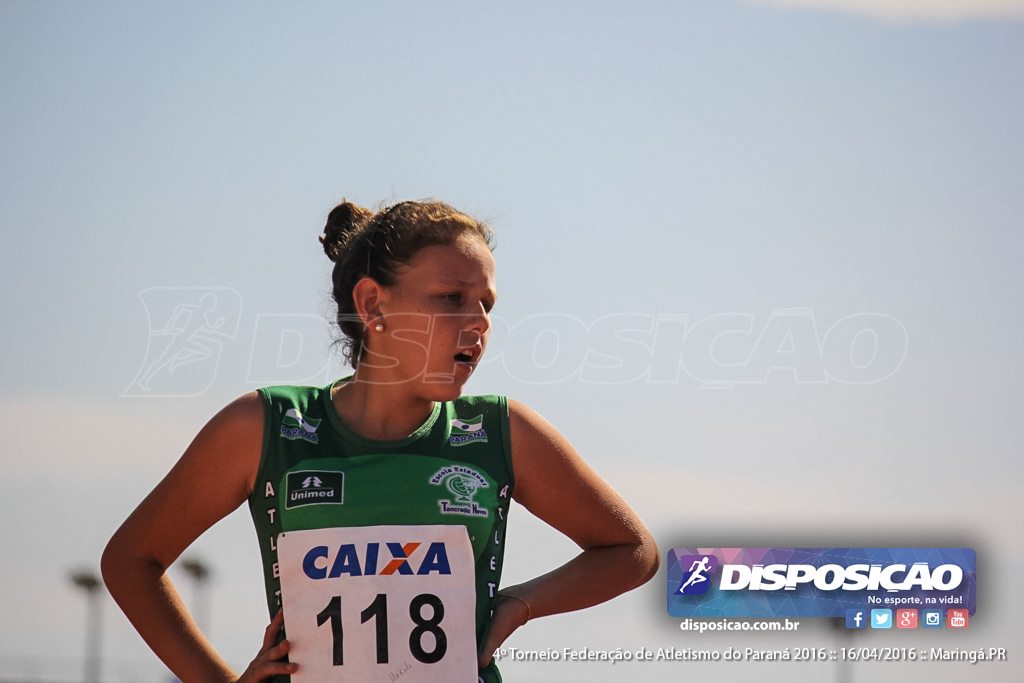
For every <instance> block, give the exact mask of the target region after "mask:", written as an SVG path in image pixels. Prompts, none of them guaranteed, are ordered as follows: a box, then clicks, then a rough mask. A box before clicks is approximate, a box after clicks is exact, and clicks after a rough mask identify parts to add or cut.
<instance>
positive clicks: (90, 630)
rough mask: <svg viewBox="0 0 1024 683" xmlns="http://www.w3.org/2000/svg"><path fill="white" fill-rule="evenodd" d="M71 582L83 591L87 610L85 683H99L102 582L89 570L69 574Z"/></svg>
mask: <svg viewBox="0 0 1024 683" xmlns="http://www.w3.org/2000/svg"><path fill="white" fill-rule="evenodd" d="M71 582H72V583H73V584H75V585H76V586H78V587H79V588H81V589H82V590H83V591H85V593H86V596H87V597H88V599H89V609H88V614H87V616H86V627H85V683H99V680H100V646H101V634H100V627H101V621H100V604H101V598H102V597H103V595H102V589H103V582H102V581H100V579H99V577H98V576H96V573H95V572H92V571H90V570H87V569H86V570H79V571H74V572H72V573H71Z"/></svg>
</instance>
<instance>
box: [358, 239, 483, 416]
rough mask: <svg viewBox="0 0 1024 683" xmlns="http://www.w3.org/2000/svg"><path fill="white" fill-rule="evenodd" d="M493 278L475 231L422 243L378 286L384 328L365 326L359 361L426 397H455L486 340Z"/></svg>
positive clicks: (481, 352) (474, 366)
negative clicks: (442, 241) (387, 282)
mask: <svg viewBox="0 0 1024 683" xmlns="http://www.w3.org/2000/svg"><path fill="white" fill-rule="evenodd" d="M494 278H495V268H494V257H493V256H492V255H491V250H490V249H489V248H488V247H487V245H486V244H484V243H483V242H482V241H481V240H479V239H477V238H475V237H471V236H463V237H461V238H460V239H459V240H457V241H456V242H455V243H454V244H449V245H433V246H429V247H424V248H423V249H421V250H420V251H419V252H417V253H416V255H415V256H414V257H413V258H412V259H411V260H410V261H409V262H408V263H407V264H405V266H403V267H402V268H401V270H400V271H399V273H398V278H397V281H396V282H395V284H394V285H392V286H390V287H383V288H382V292H381V298H380V305H379V306H380V312H381V320H380V323H381V324H382V325H384V331H383V332H376V331H374V327H375V324H376V321H374V322H372V323H371V324H370V332H369V335H370V341H369V349H368V350H369V353H368V354H367V356H366V357H365V358H364V359H363V361H362V362H361V363H360V365H361V366H362V365H363V364H364V363H369V364H370V365H373V366H376V367H381V368H387V371H386V373H384V376H385V377H387V378H388V379H387V381H389V382H412V383H414V386H417V387H418V390H417V392H416V393H417V394H419V395H422V396H423V397H424V398H430V399H431V400H451V399H454V398H458V396H459V395H460V394H461V393H462V387H463V385H464V384H465V383H466V381H467V380H468V379H469V376H470V375H471V374H472V372H473V370H474V369H475V368H476V365H477V363H478V362H479V361H480V358H481V356H482V355H483V352H484V349H485V348H486V347H487V341H488V339H489V338H490V334H491V320H490V311H491V308H493V306H494V303H495V300H496V299H497V292H496V290H495V281H494ZM375 374H378V373H375ZM378 376H379V375H378ZM421 391H422V392H424V393H422V394H421V393H420V392H421Z"/></svg>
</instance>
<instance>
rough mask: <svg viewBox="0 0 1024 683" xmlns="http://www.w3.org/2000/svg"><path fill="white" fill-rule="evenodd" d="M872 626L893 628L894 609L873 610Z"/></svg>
mask: <svg viewBox="0 0 1024 683" xmlns="http://www.w3.org/2000/svg"><path fill="white" fill-rule="evenodd" d="M871 628H892V610H891V609H873V610H871Z"/></svg>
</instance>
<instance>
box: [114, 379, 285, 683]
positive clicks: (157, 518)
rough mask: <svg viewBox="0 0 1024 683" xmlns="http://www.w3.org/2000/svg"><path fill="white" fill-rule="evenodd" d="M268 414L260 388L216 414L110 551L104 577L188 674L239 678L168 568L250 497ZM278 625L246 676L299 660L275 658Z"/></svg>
mask: <svg viewBox="0 0 1024 683" xmlns="http://www.w3.org/2000/svg"><path fill="white" fill-rule="evenodd" d="M263 419H264V418H263V405H262V402H261V400H260V397H259V395H258V394H256V393H255V392H254V393H251V394H246V395H245V396H243V397H241V398H239V399H237V400H236V401H234V402H233V403H231V404H230V405H228V406H227V407H226V408H224V409H223V410H222V411H221V412H219V413H218V414H217V415H216V416H214V418H213V419H212V420H210V422H209V423H207V425H206V426H205V427H203V429H202V430H201V431H200V432H199V434H198V435H197V436H196V438H195V439H194V440H193V441H192V443H191V444H190V445H189V447H188V449H187V450H186V451H185V453H184V454H183V455H182V456H181V459H180V460H178V462H177V464H176V465H175V466H174V467H173V468H172V469H171V471H170V472H169V473H168V474H167V476H166V477H164V479H163V481H161V482H160V483H159V484H158V485H157V487H156V488H155V489H154V490H153V492H152V493H150V494H149V495H148V496H147V497H146V499H145V500H143V501H142V503H140V504H139V506H138V507H137V508H136V509H135V511H134V512H133V513H132V514H131V516H129V517H128V519H127V520H125V522H124V524H122V525H121V528H119V529H118V530H117V532H116V533H115V534H114V536H113V538H111V539H110V542H109V543H108V544H107V547H106V550H105V551H104V552H103V559H102V563H101V564H102V569H103V578H104V581H105V582H106V584H107V588H108V590H109V591H110V594H111V595H112V596H113V598H114V600H116V601H117V603H118V605H120V607H121V609H122V610H124V613H125V615H127V617H128V619H129V620H130V621H131V622H132V624H133V625H134V626H135V628H136V630H137V631H138V632H139V634H140V635H141V636H142V638H143V639H144V640H145V641H146V643H147V644H148V645H149V646H150V648H152V650H153V651H154V652H155V653H156V654H157V656H159V657H160V659H161V660H162V661H163V662H164V663H165V664H166V665H167V667H168V668H169V669H170V670H171V671H173V672H174V674H175V675H176V676H177V677H178V678H179V679H180V680H182V681H188V682H189V683H192V682H193V681H196V682H203V683H205V682H207V681H208V682H210V683H221V682H224V681H236V680H239V679H238V676H237V675H236V674H235V673H234V672H233V671H232V670H231V668H230V667H229V666H228V665H227V663H225V662H224V660H223V659H222V658H221V657H220V655H218V654H217V652H216V651H214V649H213V647H212V646H211V645H210V643H209V641H207V640H206V638H205V637H204V636H203V634H202V633H201V632H200V631H199V629H198V627H197V626H196V624H195V622H194V621H193V620H192V618H191V616H190V615H189V614H188V611H187V610H186V609H185V606H184V604H183V603H182V601H181V598H180V597H179V596H178V593H177V591H176V590H175V589H174V586H173V585H172V584H171V581H170V579H169V578H168V577H167V575H166V569H167V567H169V566H170V565H171V563H172V562H174V560H175V559H177V557H178V556H179V555H180V554H181V553H182V551H184V550H185V548H187V547H188V546H189V545H190V544H191V543H192V541H194V540H195V539H196V538H197V537H198V536H199V535H200V534H202V533H203V532H204V531H206V530H207V529H209V528H210V527H211V526H213V524H214V523H216V522H217V521H218V520H220V519H221V518H223V517H224V516H225V515H227V514H228V513H230V512H232V511H233V510H234V509H235V508H237V507H238V506H239V505H241V504H242V502H243V501H245V500H246V498H248V496H249V493H250V492H251V491H252V487H253V482H254V481H255V478H256V470H257V468H258V467H259V461H260V453H261V451H262V447H263ZM278 621H279V620H278ZM273 627H274V624H271V627H270V628H268V631H267V637H265V638H264V644H263V648H262V649H261V650H260V654H259V655H257V657H256V660H254V662H253V664H252V665H250V667H249V669H247V670H246V672H245V674H244V676H243V678H244V680H254V681H255V680H260V679H261V678H265V677H267V676H269V675H272V674H275V673H290V672H291V670H292V668H293V666H294V665H289V664H284V663H281V662H274V661H272V660H274V659H279V658H280V657H281V656H283V655H284V654H285V653H286V652H287V647H288V646H287V643H284V644H282V645H280V646H277V645H274V642H273V641H274V639H275V638H276V634H277V631H279V630H280V623H278V624H277V628H276V629H274V632H273V637H271V634H270V631H271V629H272V628H273Z"/></svg>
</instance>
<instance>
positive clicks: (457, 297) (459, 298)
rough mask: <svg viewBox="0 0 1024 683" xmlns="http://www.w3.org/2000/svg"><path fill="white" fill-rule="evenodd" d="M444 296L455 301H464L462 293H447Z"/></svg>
mask: <svg viewBox="0 0 1024 683" xmlns="http://www.w3.org/2000/svg"><path fill="white" fill-rule="evenodd" d="M444 298H445V299H446V300H448V301H454V302H455V303H458V302H460V301H462V295H461V294H445V295H444Z"/></svg>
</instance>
